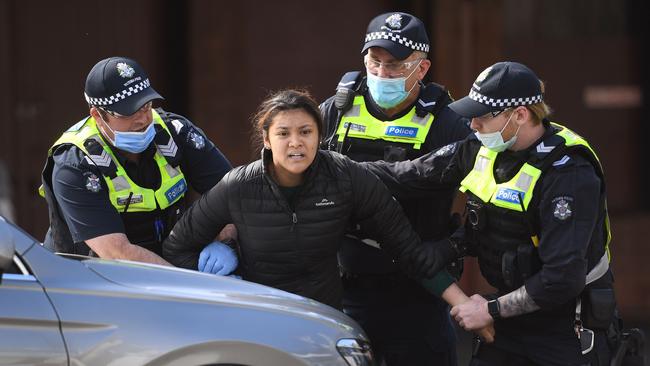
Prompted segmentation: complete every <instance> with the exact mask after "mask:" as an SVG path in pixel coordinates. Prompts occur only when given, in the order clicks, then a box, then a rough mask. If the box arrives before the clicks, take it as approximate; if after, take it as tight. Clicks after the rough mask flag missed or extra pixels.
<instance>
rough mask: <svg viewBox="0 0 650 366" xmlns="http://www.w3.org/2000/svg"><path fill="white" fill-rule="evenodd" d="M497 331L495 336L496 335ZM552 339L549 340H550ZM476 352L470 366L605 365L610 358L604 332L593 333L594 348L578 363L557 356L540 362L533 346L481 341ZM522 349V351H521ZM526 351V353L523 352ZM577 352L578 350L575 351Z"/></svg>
mask: <svg viewBox="0 0 650 366" xmlns="http://www.w3.org/2000/svg"><path fill="white" fill-rule="evenodd" d="M498 336H499V335H498V333H497V334H496V337H498ZM552 341H553V340H549V342H552ZM475 349H476V352H475V354H474V355H473V356H472V360H471V361H470V364H469V365H470V366H535V365H540V366H545V365H550V364H552V365H567V366H607V365H609V362H610V360H611V351H610V349H609V346H608V343H607V339H606V335H605V332H603V331H600V332H596V333H595V339H594V348H593V349H592V351H591V352H589V353H588V354H586V355H584V357H583V361H582V362H578V363H571V362H564V361H563V360H562V357H559V359H557V360H556V361H555V362H553V363H549V362H551V361H548V362H541V361H539V359H540V358H541V357H539V356H540V355H538V354H536V350H535V349H534V347H533V348H531V349H528V350H518V352H514V351H508V350H504V349H501V348H497V347H495V346H493V345H490V344H486V343H481V344H480V345H479V346H478V347H475ZM522 351H524V352H522ZM525 351H528V354H525ZM577 352H579V351H577Z"/></svg>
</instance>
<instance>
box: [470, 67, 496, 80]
mask: <svg viewBox="0 0 650 366" xmlns="http://www.w3.org/2000/svg"><path fill="white" fill-rule="evenodd" d="M490 71H492V66H490V67H488V68H487V69H485V70H483V71H481V73H480V74H478V76H477V77H476V80H475V81H474V84H480V83H481V82H483V80H485V78H486V77H487V76H488V75H490Z"/></svg>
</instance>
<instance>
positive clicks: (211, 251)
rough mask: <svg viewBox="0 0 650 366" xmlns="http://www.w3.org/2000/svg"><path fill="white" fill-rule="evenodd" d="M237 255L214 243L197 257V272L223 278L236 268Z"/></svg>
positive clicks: (226, 247)
mask: <svg viewBox="0 0 650 366" xmlns="http://www.w3.org/2000/svg"><path fill="white" fill-rule="evenodd" d="M238 263H239V262H238V261H237V254H235V251H234V250H232V248H230V247H229V246H227V245H226V244H224V243H222V242H220V241H214V242H212V243H210V244H209V245H208V246H206V247H205V248H203V250H202V251H201V254H200V255H199V271H201V272H206V273H212V274H216V275H221V276H225V275H227V274H230V273H231V272H232V271H234V270H235V268H237V264H238Z"/></svg>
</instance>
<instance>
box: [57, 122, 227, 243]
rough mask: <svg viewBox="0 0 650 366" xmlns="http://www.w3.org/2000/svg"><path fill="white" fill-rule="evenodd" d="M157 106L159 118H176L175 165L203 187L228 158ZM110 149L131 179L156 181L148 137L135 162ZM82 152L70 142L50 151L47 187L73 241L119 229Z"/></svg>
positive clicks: (219, 173) (121, 229)
mask: <svg viewBox="0 0 650 366" xmlns="http://www.w3.org/2000/svg"><path fill="white" fill-rule="evenodd" d="M157 111H158V113H160V115H161V116H165V115H167V117H163V120H165V121H171V120H178V121H180V122H181V123H182V128H181V129H180V131H179V132H178V136H177V137H176V138H175V142H176V144H177V145H178V147H179V151H181V152H182V154H183V155H182V159H181V162H180V168H181V170H182V172H183V174H184V175H185V179H186V180H187V182H188V183H189V185H190V186H191V187H192V188H193V189H194V190H196V191H197V192H199V193H204V192H207V191H208V190H209V189H210V188H212V187H213V186H214V185H216V184H217V183H218V182H219V181H220V180H221V178H222V177H223V176H224V175H225V174H226V173H227V172H228V171H230V169H231V168H232V166H231V164H230V162H229V161H228V159H226V157H225V156H224V155H223V154H222V153H221V152H220V151H219V150H218V149H217V148H216V147H215V145H214V144H213V143H212V142H211V141H210V140H209V139H208V138H207V137H206V136H205V134H204V133H203V131H201V130H200V129H199V128H198V127H196V126H195V125H194V124H192V122H190V121H189V120H188V119H186V118H185V117H183V116H180V115H176V114H173V113H169V112H164V111H162V110H160V109H157ZM167 127H168V128H169V129H170V130H172V129H176V126H174V125H173V124H171V123H167ZM112 150H113V152H114V153H115V155H116V157H117V158H118V160H119V162H120V164H122V166H123V167H124V169H125V170H126V172H127V174H128V176H129V177H130V178H131V179H132V180H133V181H134V182H135V183H136V184H138V185H139V186H141V187H143V188H152V189H156V188H158V187H159V186H160V182H161V178H160V172H159V170H158V166H157V165H156V162H155V161H154V159H153V156H154V153H155V145H154V143H153V142H152V143H151V145H149V147H148V148H147V149H146V150H145V151H143V152H142V153H141V155H140V160H139V162H138V163H134V162H131V161H129V160H127V159H126V158H125V157H124V156H123V155H122V154H120V151H119V150H117V149H115V148H113V149H112ZM84 157H85V154H84V153H83V152H82V151H81V150H80V149H79V148H77V147H76V146H74V145H66V146H61V147H59V148H57V149H56V151H55V152H54V154H53V159H54V167H53V171H52V188H53V191H54V195H55V197H56V202H57V204H58V206H59V209H60V212H61V215H62V216H63V218H64V219H65V222H66V223H67V226H68V229H69V230H70V234H71V235H72V239H73V241H74V242H75V243H79V242H83V241H85V240H87V239H92V238H95V237H98V236H102V235H106V234H112V233H125V228H124V224H123V222H122V218H121V217H120V214H119V213H118V212H117V210H116V209H115V207H114V206H113V205H112V204H111V203H110V201H109V198H108V187H107V186H106V182H105V181H104V179H103V178H102V175H101V173H100V171H99V170H98V169H97V167H95V166H93V165H90V164H88V163H87V162H86V160H85V159H84ZM94 178H99V183H100V184H101V188H100V189H99V190H97V189H96V188H94V187H93V186H92V185H88V183H89V179H94ZM87 186H88V187H87ZM93 188H94V189H93Z"/></svg>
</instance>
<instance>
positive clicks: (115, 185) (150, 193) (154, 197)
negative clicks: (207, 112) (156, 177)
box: [48, 110, 187, 212]
mask: <svg viewBox="0 0 650 366" xmlns="http://www.w3.org/2000/svg"><path fill="white" fill-rule="evenodd" d="M152 113H153V121H154V123H155V124H157V125H159V126H161V127H162V128H163V130H164V131H165V133H167V134H168V135H169V143H168V144H167V145H166V146H158V145H156V153H155V154H154V161H155V162H156V165H157V166H158V170H159V171H160V180H161V182H160V187H159V188H158V189H157V190H155V191H154V190H153V189H149V188H142V187H140V186H138V185H137V184H136V183H135V182H133V181H132V180H131V178H129V176H128V175H127V173H126V170H125V169H124V167H123V166H122V165H121V164H120V163H119V161H118V159H117V158H116V157H115V155H114V153H113V151H112V150H111V148H110V147H109V146H108V144H107V143H106V142H105V141H104V139H103V137H102V136H101V134H100V133H99V130H98V129H97V124H96V122H95V120H94V118H92V117H88V118H86V119H84V120H81V121H79V122H78V123H76V124H75V125H74V126H72V127H71V128H70V129H68V130H67V131H66V132H65V133H63V135H62V136H61V137H60V138H59V139H58V140H57V141H56V142H55V143H54V145H52V147H51V148H50V150H49V152H48V154H49V156H50V157H51V156H52V153H53V151H54V150H55V148H56V147H57V146H58V145H62V144H73V145H75V146H77V147H78V148H79V149H81V151H83V152H84V153H85V154H86V157H85V158H86V161H87V162H88V163H89V164H91V165H96V166H103V167H106V166H109V164H110V162H111V161H112V162H113V163H114V164H115V166H116V168H117V169H116V171H115V176H114V177H113V178H111V177H109V176H107V175H105V174H103V177H104V180H105V181H106V185H107V186H108V190H109V198H110V201H111V204H112V205H113V206H114V207H115V208H116V209H117V210H118V211H119V212H149V211H153V210H155V209H156V208H160V209H161V210H164V209H165V208H167V207H169V206H171V205H173V204H174V203H176V202H177V201H178V200H180V199H181V198H182V197H183V196H184V194H185V192H186V191H187V183H186V181H185V176H184V175H183V172H182V171H181V169H180V167H178V168H174V167H173V166H171V165H170V164H169V162H168V161H167V159H165V156H164V155H163V154H165V155H170V154H171V155H172V156H175V154H176V152H177V146H176V143H175V142H174V139H173V137H172V136H171V133H170V131H169V129H168V128H167V126H166V125H165V123H164V122H163V120H162V118H160V115H159V114H158V112H156V111H155V110H152ZM88 139H93V140H95V141H97V142H98V143H99V144H100V145H101V146H102V148H103V151H102V154H101V155H99V156H97V155H91V154H90V153H89V152H88V150H87V149H86V147H85V146H84V142H85V141H86V140H88ZM129 197H130V198H129ZM129 201H130V202H129ZM127 202H128V208H127ZM125 209H126V211H125Z"/></svg>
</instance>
